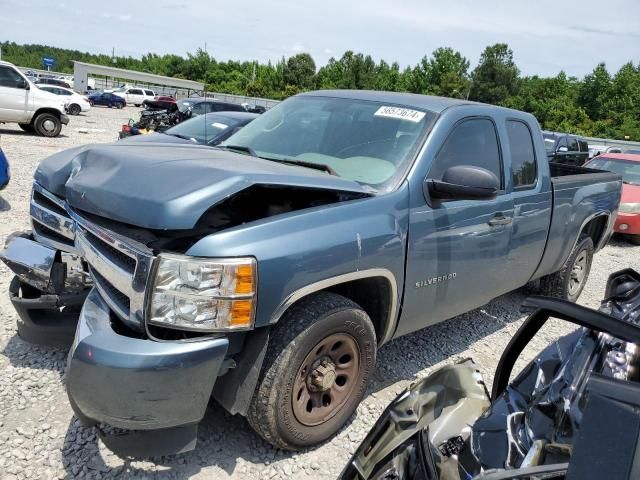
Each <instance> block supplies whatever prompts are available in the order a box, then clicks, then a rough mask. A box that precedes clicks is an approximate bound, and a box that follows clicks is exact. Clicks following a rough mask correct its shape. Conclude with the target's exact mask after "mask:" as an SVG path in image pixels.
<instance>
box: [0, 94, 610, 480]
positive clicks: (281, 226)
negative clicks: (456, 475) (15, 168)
mask: <svg viewBox="0 0 640 480" xmlns="http://www.w3.org/2000/svg"><path fill="white" fill-rule="evenodd" d="M620 189H621V178H620V176H619V175H617V174H614V173H610V172H600V171H594V170H591V169H585V168H582V167H576V166H571V165H558V164H555V163H549V162H548V161H547V157H546V152H545V149H544V145H543V140H542V133H541V131H540V127H539V125H538V122H537V121H536V119H535V118H534V117H533V116H532V115H531V114H528V113H525V112H519V111H515V110H510V109H506V108H502V107H497V106H493V105H483V104H479V103H473V102H467V101H464V100H455V99H450V98H441V97H430V96H423V95H413V94H404V93H394V92H378V91H376V92H372V91H349V90H340V91H336V90H334V91H320V92H308V93H304V94H300V95H296V96H294V97H291V98H289V99H287V100H285V101H284V102H282V103H279V104H278V105H277V106H275V107H273V108H271V109H270V110H269V111H268V112H266V113H264V114H263V115H260V116H259V117H257V118H256V119H255V120H253V121H252V122H251V123H249V124H248V125H247V126H245V127H244V128H242V129H241V130H240V131H239V132H237V133H235V134H234V135H232V136H231V137H229V138H228V139H227V140H226V141H224V142H223V143H221V144H220V145H219V146H218V147H216V148H210V147H203V146H199V145H183V144H172V145H168V144H148V145H133V144H126V143H121V142H116V143H114V144H111V145H85V146H83V147H80V148H73V149H70V150H67V151H64V152H57V153H55V154H54V155H52V156H51V157H49V158H47V159H44V160H43V161H42V162H41V163H40V165H39V166H38V168H37V170H36V172H35V174H34V183H33V196H32V200H31V203H30V212H31V216H32V220H33V221H32V225H33V233H32V235H23V236H14V237H13V240H12V241H11V242H9V244H8V246H7V249H6V250H5V251H4V252H3V253H2V255H0V257H2V260H3V261H4V262H5V263H7V264H8V265H9V267H10V268H11V269H12V270H13V271H14V272H15V273H16V276H15V277H14V279H13V281H12V282H11V285H10V287H9V288H10V298H11V301H12V304H13V305H14V307H15V308H16V310H17V312H18V314H19V317H20V321H19V323H18V333H19V335H20V336H22V338H27V339H30V340H31V341H35V342H44V343H49V342H52V341H53V340H54V335H55V334H57V340H58V341H61V342H62V341H64V340H65V335H66V341H67V342H68V343H67V345H71V350H70V352H69V355H68V364H67V365H68V366H67V370H66V375H65V378H66V387H67V394H68V395H69V398H70V403H71V406H72V407H73V409H74V412H75V413H76V415H77V417H78V418H79V419H80V421H82V422H83V423H84V424H88V425H95V424H101V425H102V426H101V432H104V435H101V438H102V440H103V441H104V443H105V444H106V445H107V446H108V447H110V448H112V449H116V450H119V451H120V452H119V453H120V454H122V455H132V454H134V455H136V456H148V455H166V454H169V453H175V452H184V451H187V450H190V449H193V448H194V447H195V444H196V439H197V438H198V435H197V433H198V432H197V430H198V423H199V422H200V420H202V418H203V416H204V414H205V411H206V409H207V404H208V402H209V398H210V396H211V395H213V397H214V398H215V399H216V400H217V401H218V403H220V404H221V405H222V406H223V407H224V408H226V409H227V410H228V411H229V412H231V413H234V414H236V413H240V414H243V415H246V416H247V417H248V420H249V424H250V425H252V426H253V428H254V429H255V430H256V432H258V433H259V434H260V435H261V436H262V437H263V438H264V439H265V440H266V441H268V442H271V443H272V444H273V445H275V446H277V447H278V448H285V449H290V450H299V449H303V448H306V447H308V446H310V445H315V444H318V443H320V442H323V441H324V440H326V439H327V438H329V437H331V436H333V435H334V434H335V433H336V432H337V431H339V430H340V429H341V428H342V427H343V425H344V424H345V422H347V421H348V420H349V419H350V418H351V416H352V414H353V412H354V411H355V410H356V408H357V407H358V404H359V403H360V401H361V400H362V398H363V397H364V395H365V394H366V392H367V386H368V382H369V379H370V378H371V376H372V375H373V374H374V372H375V369H376V356H377V352H378V348H379V346H381V345H384V344H385V343H387V342H389V341H390V340H392V339H393V338H397V337H400V336H402V335H406V334H408V333H410V332H414V331H416V330H419V329H422V328H425V327H428V326H430V325H433V324H435V323H438V322H441V321H444V320H446V319H448V318H451V317H454V316H456V315H459V314H461V313H464V312H468V311H470V310H472V309H475V308H478V307H480V306H481V305H484V304H486V303H487V302H488V301H489V300H491V299H493V298H495V297H497V296H499V295H502V294H504V293H507V292H509V291H511V290H513V289H515V288H518V287H520V286H523V285H525V284H527V283H528V282H530V281H532V280H537V279H540V288H541V290H542V291H543V292H545V293H546V294H548V295H552V296H556V297H561V298H564V299H569V300H571V301H576V299H577V298H578V297H579V296H580V293H581V292H582V289H583V288H584V286H585V284H586V282H587V278H588V275H589V271H590V267H591V261H592V257H593V255H594V253H595V252H597V251H598V250H600V249H601V248H602V247H603V246H604V245H605V244H606V242H607V240H608V239H609V237H610V234H611V230H612V228H613V224H614V214H615V212H616V211H617V209H618V203H619V200H620ZM63 252H64V253H63ZM67 253H71V254H72V255H66V254H67ZM74 254H75V256H74ZM78 257H82V258H81V259H79V258H78ZM63 259H64V260H63ZM79 260H81V261H79ZM63 261H69V262H72V264H73V265H75V266H78V265H79V268H67V265H66V264H63V263H62V262H63ZM73 262H75V263H73ZM83 269H86V270H85V271H83ZM51 272H53V274H52V273H51ZM65 272H68V275H69V276H70V277H65V275H66V274H65ZM53 275H55V277H54V276H53ZM87 278H91V279H92V281H91V282H90V283H87V284H86V285H85V287H86V288H84V289H83V288H82V284H83V282H85V279H87ZM78 281H79V282H78ZM68 288H71V289H73V291H74V292H75V293H74V294H73V295H70V294H69V291H68ZM21 292H27V293H26V294H25V293H21ZM83 295H84V296H85V298H84V299H83V298H82V296H83ZM65 302H73V307H74V308H75V310H73V309H71V310H67V309H65V308H63V307H64V305H65ZM80 303H83V307H82V309H79V307H80ZM67 306H69V304H68V303H67ZM43 316H44V317H45V318H46V324H44V322H41V321H40V319H41V318H42V317H43ZM74 320H75V322H77V327H76V328H75V329H74V328H73V326H74V323H73V321H74ZM70 327H71V328H70ZM383 361H384V360H383ZM436 396H437V395H436ZM108 425H111V426H113V427H116V429H117V430H116V431H115V432H113V431H110V430H109V429H106V428H102V427H105V426H108ZM119 429H125V432H122V431H119ZM133 449H135V453H132V450H133ZM125 450H129V452H127V453H125V452H124V451H125ZM390 478H393V477H390Z"/></svg>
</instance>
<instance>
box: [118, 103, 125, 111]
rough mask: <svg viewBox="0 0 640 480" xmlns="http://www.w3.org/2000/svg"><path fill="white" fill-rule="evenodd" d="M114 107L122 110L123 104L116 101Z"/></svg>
mask: <svg viewBox="0 0 640 480" xmlns="http://www.w3.org/2000/svg"><path fill="white" fill-rule="evenodd" d="M116 107H117V108H118V110H122V107H124V105H123V104H122V103H117V104H116Z"/></svg>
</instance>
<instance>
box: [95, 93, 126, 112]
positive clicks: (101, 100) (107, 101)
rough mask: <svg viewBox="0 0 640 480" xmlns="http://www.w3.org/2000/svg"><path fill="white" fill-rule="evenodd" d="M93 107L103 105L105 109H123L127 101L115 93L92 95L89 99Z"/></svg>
mask: <svg viewBox="0 0 640 480" xmlns="http://www.w3.org/2000/svg"><path fill="white" fill-rule="evenodd" d="M87 98H88V99H89V103H90V104H91V105H101V106H103V107H109V108H111V107H116V108H123V107H125V106H126V102H125V99H124V98H122V97H121V96H119V95H116V94H115V93H110V92H102V93H95V94H91V95H89V96H88V97H87Z"/></svg>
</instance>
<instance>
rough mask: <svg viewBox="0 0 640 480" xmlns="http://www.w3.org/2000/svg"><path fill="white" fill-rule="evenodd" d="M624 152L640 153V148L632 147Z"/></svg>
mask: <svg viewBox="0 0 640 480" xmlns="http://www.w3.org/2000/svg"><path fill="white" fill-rule="evenodd" d="M624 153H630V154H632V155H640V149H637V148H630V149H628V150H625V151H624Z"/></svg>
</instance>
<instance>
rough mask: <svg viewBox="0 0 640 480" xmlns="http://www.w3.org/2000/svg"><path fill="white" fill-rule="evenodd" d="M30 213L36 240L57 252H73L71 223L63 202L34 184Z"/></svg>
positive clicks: (72, 228)
mask: <svg viewBox="0 0 640 480" xmlns="http://www.w3.org/2000/svg"><path fill="white" fill-rule="evenodd" d="M30 213H31V223H32V225H33V230H34V236H35V237H36V240H38V241H40V242H41V243H43V244H45V245H48V246H50V247H53V248H56V249H58V250H62V251H65V252H73V250H74V242H73V238H74V227H73V221H72V220H71V217H70V216H69V214H68V213H67V211H66V210H65V203H64V200H62V199H60V198H58V197H56V196H55V195H54V194H52V193H51V192H47V191H46V190H45V189H44V188H42V187H41V186H40V185H39V184H37V183H34V184H33V190H32V194H31V207H30Z"/></svg>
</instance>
